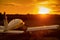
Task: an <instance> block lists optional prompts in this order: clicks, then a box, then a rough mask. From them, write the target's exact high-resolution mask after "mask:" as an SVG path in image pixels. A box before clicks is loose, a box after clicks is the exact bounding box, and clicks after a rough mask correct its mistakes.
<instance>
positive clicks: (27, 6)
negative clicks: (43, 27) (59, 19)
mask: <svg viewBox="0 0 60 40" xmlns="http://www.w3.org/2000/svg"><path fill="white" fill-rule="evenodd" d="M59 4H60V1H58V0H0V12H4V11H5V12H6V13H8V14H27V13H30V14H38V9H39V8H38V7H39V6H44V7H47V8H50V9H52V11H51V13H52V14H60V9H59V8H60V5H59Z"/></svg>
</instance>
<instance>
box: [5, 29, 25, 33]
mask: <svg viewBox="0 0 60 40" xmlns="http://www.w3.org/2000/svg"><path fill="white" fill-rule="evenodd" d="M5 33H16V34H17V33H24V31H20V30H8V31H6V32H5Z"/></svg>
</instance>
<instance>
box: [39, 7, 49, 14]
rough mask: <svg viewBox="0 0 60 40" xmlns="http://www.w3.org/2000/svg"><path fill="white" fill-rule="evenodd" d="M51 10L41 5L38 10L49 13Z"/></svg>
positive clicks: (40, 12) (41, 12)
mask: <svg viewBox="0 0 60 40" xmlns="http://www.w3.org/2000/svg"><path fill="white" fill-rule="evenodd" d="M49 12H50V9H49V8H46V7H40V8H39V11H38V13H39V14H48V13H49Z"/></svg>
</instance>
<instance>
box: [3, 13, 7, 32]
mask: <svg viewBox="0 0 60 40" xmlns="http://www.w3.org/2000/svg"><path fill="white" fill-rule="evenodd" d="M7 27H8V20H7V16H6V13H5V12H4V32H6V31H7Z"/></svg>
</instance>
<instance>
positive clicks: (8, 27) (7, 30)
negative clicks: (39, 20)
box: [0, 13, 59, 33]
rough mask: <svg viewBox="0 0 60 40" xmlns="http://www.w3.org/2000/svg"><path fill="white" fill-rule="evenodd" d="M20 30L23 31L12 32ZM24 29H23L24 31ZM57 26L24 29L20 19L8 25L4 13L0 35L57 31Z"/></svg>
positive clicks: (23, 23)
mask: <svg viewBox="0 0 60 40" xmlns="http://www.w3.org/2000/svg"><path fill="white" fill-rule="evenodd" d="M17 28H22V29H23V30H14V29H17ZM24 28H25V29H24ZM58 28H59V25H49V26H37V27H26V26H25V22H23V20H21V19H13V20H11V21H10V22H9V23H8V20H7V16H6V13H4V26H0V33H24V32H30V31H38V30H48V29H58Z"/></svg>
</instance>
